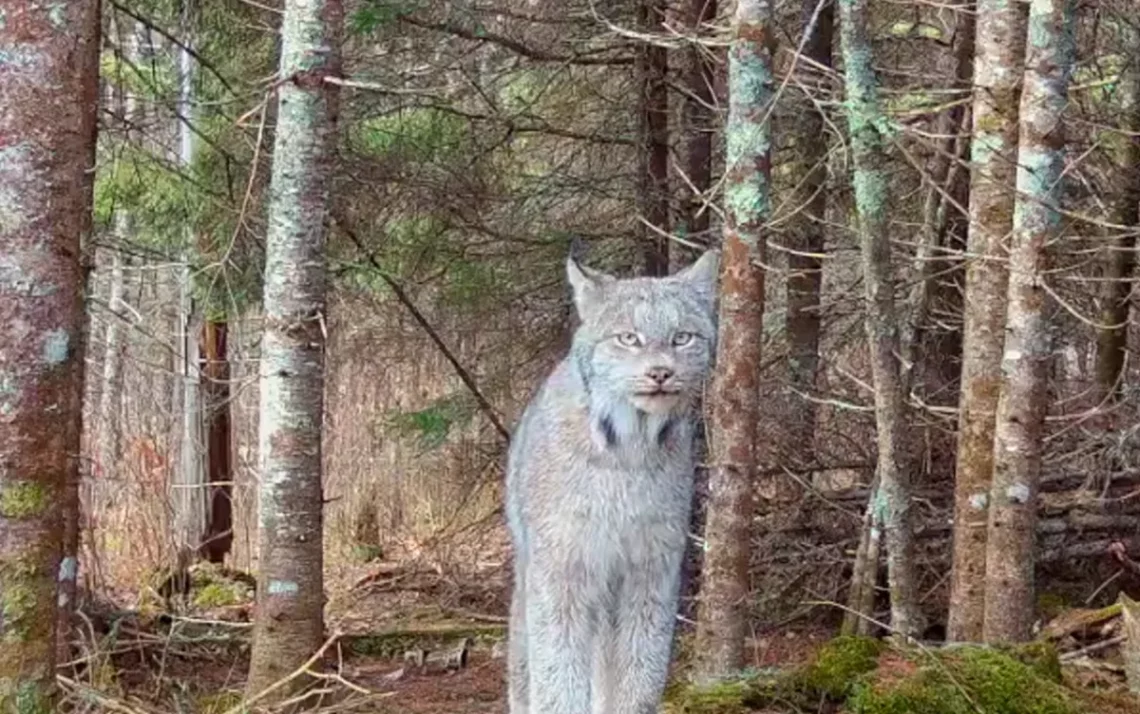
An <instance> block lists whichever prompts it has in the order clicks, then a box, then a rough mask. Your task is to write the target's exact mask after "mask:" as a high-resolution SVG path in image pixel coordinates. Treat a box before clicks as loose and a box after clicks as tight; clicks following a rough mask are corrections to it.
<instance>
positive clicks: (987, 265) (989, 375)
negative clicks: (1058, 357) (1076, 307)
mask: <svg viewBox="0 0 1140 714" xmlns="http://www.w3.org/2000/svg"><path fill="white" fill-rule="evenodd" d="M1024 15H1025V10H1024V7H1023V6H1022V4H1021V3H1010V2H1006V1H1005V0H979V1H978V4H977V18H976V24H977V39H976V49H975V53H976V54H975V59H974V101H973V107H972V109H971V112H972V114H973V129H974V131H973V141H972V143H971V145H970V162H971V167H972V171H971V178H970V225H969V229H968V232H967V238H966V252H967V255H968V256H969V257H968V258H967V261H966V294H965V310H964V314H963V326H962V388H961V395H960V397H959V402H958V455H957V463H956V466H955V476H954V537H953V555H952V566H951V577H950V614H949V620H948V623H947V633H946V634H947V638H948V639H949V640H951V641H958V642H977V641H980V640H981V638H982V619H983V612H984V607H985V605H984V602H985V572H986V518H987V506H988V502H989V490H990V480H991V477H992V474H993V455H994V449H993V439H994V418H995V417H994V415H995V414H996V412H997V403H998V393H999V389H1000V384H1001V352H1002V345H1003V344H1004V342H1005V332H1004V330H1005V305H1006V302H1005V301H1006V286H1007V281H1008V273H1007V271H1006V266H1005V255H1006V250H1005V247H1004V245H1003V243H1002V241H1003V240H1004V239H1005V237H1006V236H1007V235H1009V232H1010V230H1011V228H1012V227H1013V202H1014V196H1013V192H1012V191H1011V190H1010V187H1011V186H1013V183H1014V171H1015V163H1014V159H1015V156H1016V147H1017V110H1018V96H1019V94H1020V91H1021V72H1019V71H1018V69H1017V68H1018V67H1020V66H1021V62H1022V56H1023V54H1024V47H1025V19H1024Z"/></svg>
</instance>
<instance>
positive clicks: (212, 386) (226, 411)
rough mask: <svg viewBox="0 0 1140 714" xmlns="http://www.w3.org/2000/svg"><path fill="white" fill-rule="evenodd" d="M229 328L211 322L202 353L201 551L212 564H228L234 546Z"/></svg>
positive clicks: (204, 327)
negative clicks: (203, 455) (203, 520)
mask: <svg viewBox="0 0 1140 714" xmlns="http://www.w3.org/2000/svg"><path fill="white" fill-rule="evenodd" d="M228 333H229V330H228V325H227V324H226V323H225V322H224V321H218V320H207V321H206V322H205V323H203V325H202V335H201V339H200V344H199V346H198V352H199V353H200V354H201V355H202V377H203V380H204V381H203V390H202V396H203V401H204V402H205V404H204V406H205V410H204V411H205V422H206V424H205V429H204V431H205V432H206V479H207V483H208V485H207V489H206V494H207V506H206V529H205V532H204V534H203V537H202V545H201V547H200V549H199V552H200V553H201V555H202V557H203V558H205V559H206V560H208V561H210V562H211V563H223V562H225V559H226V555H227V554H229V552H230V547H231V546H232V545H233V541H234V534H233V500H232V493H233V485H232V484H233V464H232V458H231V457H232V453H231V443H230V363H229V355H228V354H227V353H226V346H227V336H228Z"/></svg>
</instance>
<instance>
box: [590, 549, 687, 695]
mask: <svg viewBox="0 0 1140 714" xmlns="http://www.w3.org/2000/svg"><path fill="white" fill-rule="evenodd" d="M682 552H683V550H682V549H679V548H677V549H672V551H670V552H666V553H660V554H658V555H657V556H656V557H651V558H648V559H646V560H644V561H641V562H638V563H636V564H634V565H633V567H631V568H630V571H629V572H628V573H627V574H626V576H625V578H624V581H623V584H622V589H621V595H620V597H619V600H618V617H617V631H616V633H615V638H614V642H613V645H614V647H613V662H614V674H613V676H612V677H611V678H610V679H609V681H610V682H611V683H612V685H613V686H612V688H610V689H609V691H607V692H606V693H605V698H606V700H607V704H606V706H605V707H604V709H605V711H607V712H610V713H611V714H654V713H655V712H656V711H657V706H658V704H659V702H660V699H661V692H662V690H664V688H665V680H666V678H667V676H668V674H669V657H670V654H671V652H672V646H673V629H674V625H675V622H676V617H677V599H678V597H679V589H680V578H681V555H682Z"/></svg>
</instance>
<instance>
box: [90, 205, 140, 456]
mask: <svg viewBox="0 0 1140 714" xmlns="http://www.w3.org/2000/svg"><path fill="white" fill-rule="evenodd" d="M130 224H131V222H130V218H129V217H128V216H127V215H126V212H119V213H116V215H115V233H116V234H117V236H118V237H119V238H124V237H126V234H128V233H129V231H130ZM107 253H108V255H107V258H108V260H109V261H110V263H111V275H110V276H109V279H110V283H111V284H110V286H109V287H110V289H109V292H108V294H107V309H108V311H109V312H110V313H111V314H110V315H108V316H107V328H106V330H104V332H103V372H102V375H101V382H100V389H99V407H98V420H99V422H98V427H97V429H96V438H97V439H98V443H97V444H96V447H95V454H96V464H97V465H98V467H99V471H100V472H101V473H102V474H104V475H113V473H114V470H115V467H116V464H117V463H118V460H119V444H120V440H121V429H120V424H119V409H120V406H121V404H122V393H123V343H124V339H125V337H126V331H125V330H124V327H123V324H122V320H123V318H124V317H125V311H124V310H123V289H124V282H123V256H122V254H121V253H120V252H119V250H117V249H115V248H112V249H110V250H108V251H107Z"/></svg>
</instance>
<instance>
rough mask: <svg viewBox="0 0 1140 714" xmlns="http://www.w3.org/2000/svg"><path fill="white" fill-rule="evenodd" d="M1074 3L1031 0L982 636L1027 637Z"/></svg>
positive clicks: (1015, 639)
mask: <svg viewBox="0 0 1140 714" xmlns="http://www.w3.org/2000/svg"><path fill="white" fill-rule="evenodd" d="M1074 3H1075V0H1062V1H1061V2H1055V1H1054V0H1032V2H1030V5H1029V34H1028V36H1029V38H1030V41H1029V43H1028V49H1027V56H1026V63H1025V67H1026V69H1025V80H1024V84H1023V89H1022V95H1021V106H1020V117H1021V127H1020V146H1019V147H1018V153H1017V203H1016V205H1015V207H1014V211H1013V236H1012V239H1011V241H1010V252H1009V290H1008V293H1007V295H1008V297H1007V300H1008V302H1007V305H1008V307H1007V311H1006V325H1005V332H1006V338H1005V350H1004V353H1003V354H1002V361H1001V372H1002V375H1003V380H1002V383H1001V397H1000V399H999V400H998V411H997V419H996V422H995V427H994V447H993V448H994V472H993V485H992V487H991V488H990V512H989V527H988V530H987V537H986V594H985V620H984V622H983V629H982V636H983V637H984V638H985V640H986V641H987V642H1020V641H1023V640H1028V639H1029V638H1030V637H1031V636H1032V626H1033V617H1034V613H1035V611H1036V603H1035V602H1034V597H1033V588H1034V582H1033V566H1034V550H1035V545H1036V531H1035V523H1036V520H1037V486H1038V479H1039V477H1040V474H1041V444H1042V431H1043V428H1044V423H1045V412H1046V396H1047V393H1046V389H1047V383H1046V380H1047V377H1048V365H1049V359H1050V340H1049V331H1050V330H1049V324H1048V313H1047V308H1048V305H1049V300H1048V299H1047V294H1046V292H1045V288H1044V286H1043V285H1042V283H1043V281H1044V280H1045V279H1046V275H1045V271H1046V259H1047V251H1048V244H1049V242H1050V241H1052V240H1056V238H1057V236H1058V235H1059V233H1060V226H1061V214H1060V198H1061V175H1062V171H1063V170H1064V167H1065V140H1064V125H1063V123H1062V114H1063V112H1064V109H1065V104H1066V102H1067V100H1068V87H1069V77H1070V75H1071V73H1072V70H1073V62H1074V54H1075V50H1074V39H1073V36H1074V15H1075V11H1074Z"/></svg>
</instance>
